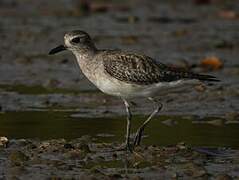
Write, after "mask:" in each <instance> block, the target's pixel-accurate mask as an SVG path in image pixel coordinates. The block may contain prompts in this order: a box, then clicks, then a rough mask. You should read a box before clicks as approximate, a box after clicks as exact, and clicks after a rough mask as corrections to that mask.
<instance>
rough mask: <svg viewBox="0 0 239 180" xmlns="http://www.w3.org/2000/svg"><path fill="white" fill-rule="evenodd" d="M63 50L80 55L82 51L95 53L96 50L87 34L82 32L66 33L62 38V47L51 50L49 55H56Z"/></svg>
mask: <svg viewBox="0 0 239 180" xmlns="http://www.w3.org/2000/svg"><path fill="white" fill-rule="evenodd" d="M64 50H70V51H72V52H73V53H76V52H79V53H80V52H84V51H85V52H86V51H95V50H96V48H95V45H94V43H93V41H92V39H91V37H90V36H89V34H87V33H86V32H84V31H80V30H75V31H71V32H68V33H66V34H65V36H64V45H60V46H57V47H56V48H54V49H52V50H51V51H50V52H49V54H56V53H58V52H61V51H64Z"/></svg>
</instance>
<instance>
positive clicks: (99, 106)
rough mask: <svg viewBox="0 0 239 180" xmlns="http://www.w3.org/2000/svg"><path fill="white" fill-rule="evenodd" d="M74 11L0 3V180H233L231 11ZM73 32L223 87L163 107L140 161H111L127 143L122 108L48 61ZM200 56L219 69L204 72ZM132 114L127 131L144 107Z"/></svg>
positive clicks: (116, 7)
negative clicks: (3, 142) (0, 143)
mask: <svg viewBox="0 0 239 180" xmlns="http://www.w3.org/2000/svg"><path fill="white" fill-rule="evenodd" d="M81 2H83V1H78V0H72V1H68V0H59V1H57V2H56V1H48V0H39V1H30V0H24V1H22V0H11V1H8V0H1V1H0V39H1V43H0V64H1V65H0V136H7V137H8V138H9V140H10V142H9V144H8V146H7V148H5V147H0V179H60V178H64V179H89V178H91V179H142V178H143V179H159V177H160V178H161V179H232V178H234V179H236V178H238V177H239V174H238V172H239V171H238V169H239V163H238V162H239V160H238V157H239V156H238V152H239V151H238V144H239V142H238V139H239V134H238V132H239V131H238V129H239V127H238V126H239V125H238V122H239V118H238V117H239V115H238V112H239V98H238V97H239V81H238V80H239V61H238V57H239V38H238V37H239V34H238V32H239V26H238V25H239V23H238V10H239V6H238V2H237V1H223V0H215V1H211V2H212V3H211V4H204V5H197V4H196V3H193V2H207V1H187V0H185V1H183V0H182V1H175V0H171V1H164V0H157V1H153V0H152V1H146V0H138V1H117V0H116V1H113V2H109V1H101V0H99V1H98V0H97V1H84V2H87V3H88V2H89V4H85V5H84V4H83V5H82V4H81ZM208 2H209V1H208ZM39 7H40V8H39ZM74 29H81V30H85V31H87V32H89V33H90V34H91V35H92V37H93V39H94V40H95V42H96V46H97V47H99V48H110V49H119V48H120V49H123V50H127V51H134V52H135V51H136V52H141V53H144V54H146V55H149V56H152V57H154V58H155V59H156V60H157V61H160V62H163V63H166V64H169V65H176V66H180V67H184V68H188V69H190V70H192V71H195V72H199V73H207V74H211V75H214V76H216V77H217V78H218V79H220V80H221V82H220V83H216V84H214V85H212V86H208V88H207V89H204V88H199V89H198V90H197V91H194V90H193V89H191V90H190V92H186V93H184V94H168V95H165V96H164V97H162V102H163V104H164V107H163V109H162V111H161V112H160V115H159V116H158V117H157V118H155V119H154V120H152V122H151V124H150V125H149V126H148V128H147V129H146V132H145V138H144V139H143V146H142V147H139V148H137V149H136V150H137V152H138V153H139V155H140V156H143V158H139V157H138V156H135V155H131V156H129V161H130V162H129V163H128V162H127V161H124V159H125V157H124V156H125V152H114V151H113V152H107V150H115V147H117V146H120V145H121V142H122V141H123V140H124V138H123V137H124V133H125V126H126V122H125V116H124V115H125V112H124V107H123V105H122V101H121V100H119V99H117V98H112V97H109V96H106V95H103V94H102V93H100V92H99V91H98V90H97V89H96V88H95V87H94V86H93V85H92V84H91V83H89V82H88V81H87V80H86V78H85V77H84V76H83V75H82V73H81V72H80V71H79V68H78V67H77V66H76V64H75V61H74V60H75V59H74V57H73V56H72V54H71V53H69V52H65V53H62V54H59V55H57V56H54V57H49V56H48V55H47V54H48V52H49V50H50V49H51V48H53V47H55V46H57V45H58V44H62V41H63V35H64V33H65V32H66V31H69V30H74ZM208 56H214V57H216V58H218V59H219V60H220V61H221V62H222V63H223V66H222V68H220V69H217V70H212V69H206V68H203V67H202V66H200V63H201V61H202V59H204V58H205V57H208ZM137 104H138V105H137ZM132 109H133V111H134V112H133V114H134V115H136V116H134V120H133V125H134V127H133V130H134V132H135V130H136V127H138V126H139V124H140V122H142V121H143V119H144V118H145V116H146V115H147V114H149V112H150V111H152V105H151V104H149V103H148V102H146V101H144V100H142V101H141V100H139V102H136V106H135V107H133V108H132ZM85 135H89V136H90V137H89V136H87V137H86V136H85ZM59 138H60V139H59ZM61 138H63V139H61ZM179 142H185V143H186V144H184V143H179ZM153 144H155V145H156V146H151V145H153ZM146 145H147V146H146ZM167 145H170V146H167ZM191 146H193V147H194V149H191ZM202 146H203V147H205V149H204V148H201V147H202ZM208 147H217V148H216V149H214V148H213V149H211V150H208V149H207V148H208ZM225 147H228V149H227V148H225ZM230 148H233V150H231V149H230ZM195 149H196V150H195ZM198 149H200V150H198ZM218 152H220V153H218Z"/></svg>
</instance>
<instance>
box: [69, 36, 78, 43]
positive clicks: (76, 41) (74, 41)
mask: <svg viewBox="0 0 239 180" xmlns="http://www.w3.org/2000/svg"><path fill="white" fill-rule="evenodd" d="M71 42H73V43H79V42H80V38H79V37H76V38H73V39H72V40H71Z"/></svg>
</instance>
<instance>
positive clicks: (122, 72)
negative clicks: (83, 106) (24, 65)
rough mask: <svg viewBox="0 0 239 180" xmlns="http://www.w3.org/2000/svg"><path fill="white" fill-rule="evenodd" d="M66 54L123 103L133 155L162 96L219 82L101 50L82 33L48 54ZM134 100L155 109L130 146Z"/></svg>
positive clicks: (145, 59)
mask: <svg viewBox="0 0 239 180" xmlns="http://www.w3.org/2000/svg"><path fill="white" fill-rule="evenodd" d="M63 50H70V51H71V52H72V53H73V54H74V55H75V56H76V59H77V62H78V64H79V66H80V68H81V70H82V72H83V73H84V75H85V76H86V77H87V78H88V79H89V80H90V81H91V82H92V83H93V84H94V85H95V86H96V87H97V88H99V89H100V90H101V91H102V92H103V93H106V94H109V95H113V96H117V97H120V98H121V99H122V100H123V102H124V105H125V108H126V112H127V130H126V141H125V145H126V147H125V148H126V149H127V150H130V151H132V150H133V148H134V147H135V146H137V145H140V142H141V137H142V134H143V131H144V129H145V127H146V125H147V124H148V123H149V122H150V120H151V119H152V118H153V117H154V116H155V115H156V114H157V113H158V112H159V111H160V110H161V108H162V104H161V103H160V102H159V100H158V98H159V97H160V95H162V94H165V93H168V92H171V91H172V92H177V91H178V90H182V89H184V88H189V87H192V86H194V85H195V84H197V83H198V82H200V81H218V80H217V79H216V78H215V77H214V76H211V75H202V74H196V73H193V72H189V71H185V70H182V69H178V68H172V67H169V66H167V65H165V64H163V63H160V62H156V61H155V60H154V59H153V58H151V57H148V56H146V55H143V54H136V53H132V52H125V51H121V50H99V49H97V48H96V46H95V44H94V42H93V41H92V39H91V37H90V36H89V35H88V34H87V33H86V32H84V31H81V30H75V31H71V32H68V33H66V34H65V36H64V45H60V46H58V47H56V48H54V49H52V50H51V51H50V52H49V54H55V53H58V52H60V51H63ZM133 98H147V99H149V100H150V101H152V102H153V103H154V104H155V106H156V108H155V109H154V111H153V112H152V113H151V114H150V116H149V117H148V118H147V119H146V121H145V122H144V123H143V124H142V125H141V126H140V127H139V129H138V130H137V132H136V135H135V138H134V141H133V143H132V146H131V145H130V129H131V118H132V114H131V110H130V103H129V101H130V100H131V99H133Z"/></svg>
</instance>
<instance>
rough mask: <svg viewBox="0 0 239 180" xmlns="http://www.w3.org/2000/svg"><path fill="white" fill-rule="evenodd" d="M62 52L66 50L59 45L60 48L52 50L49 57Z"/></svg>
mask: <svg viewBox="0 0 239 180" xmlns="http://www.w3.org/2000/svg"><path fill="white" fill-rule="evenodd" d="M64 50H66V47H65V46H64V45H60V46H57V47H56V48H54V49H52V50H51V51H50V52H49V55H52V54H56V53H58V52H61V51H64Z"/></svg>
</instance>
